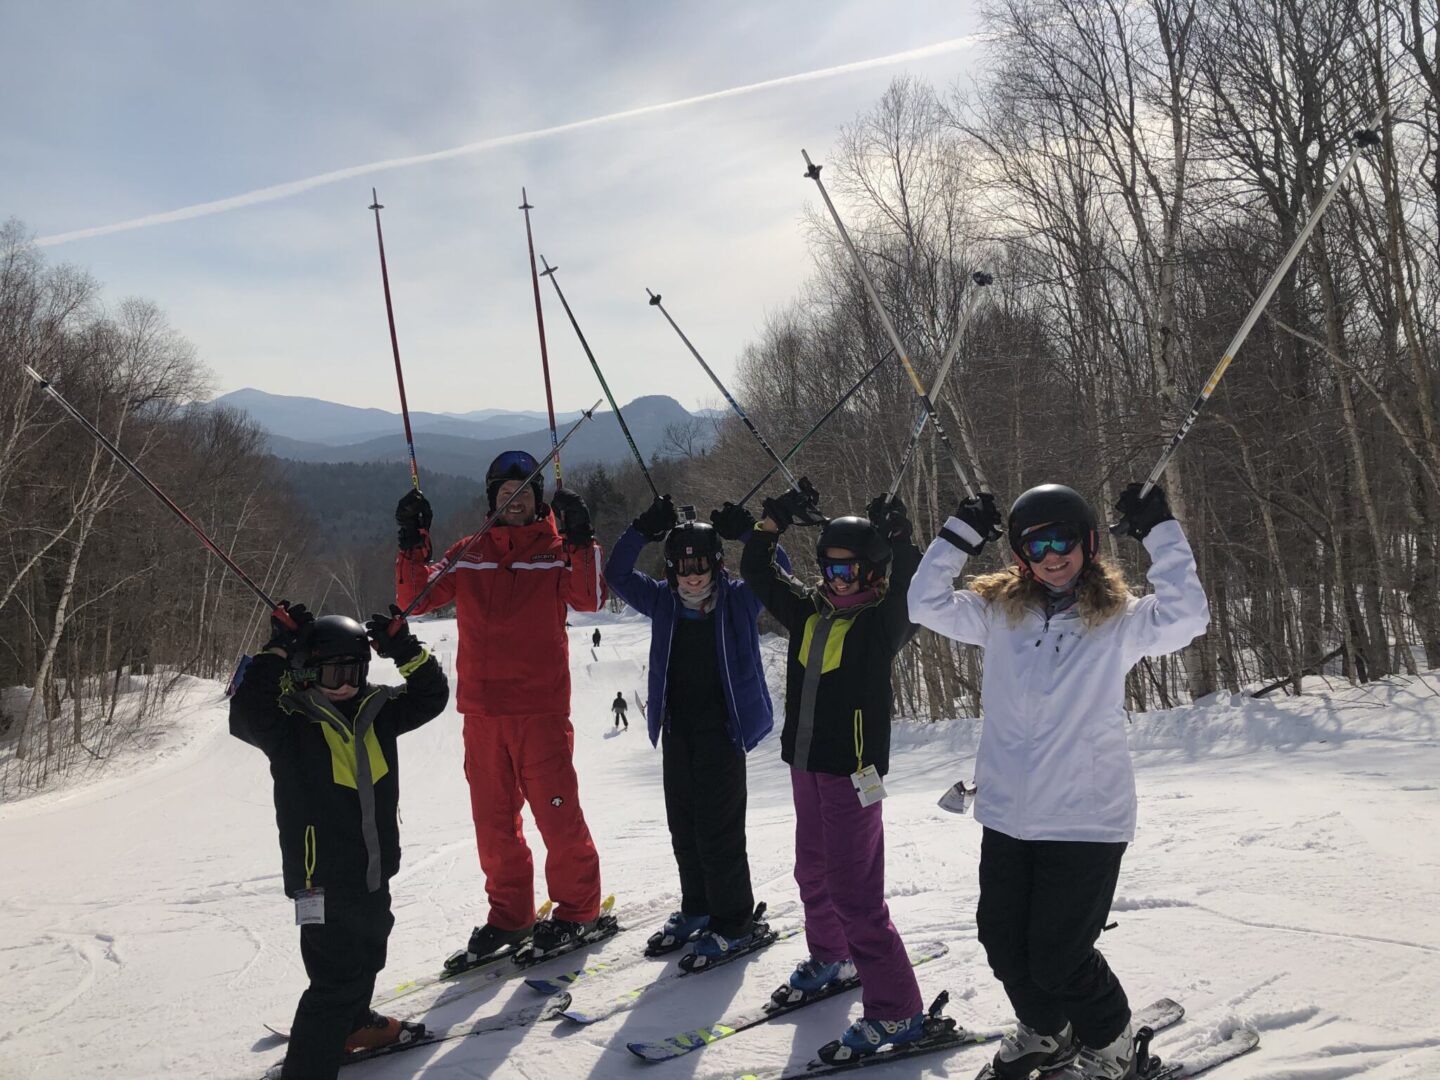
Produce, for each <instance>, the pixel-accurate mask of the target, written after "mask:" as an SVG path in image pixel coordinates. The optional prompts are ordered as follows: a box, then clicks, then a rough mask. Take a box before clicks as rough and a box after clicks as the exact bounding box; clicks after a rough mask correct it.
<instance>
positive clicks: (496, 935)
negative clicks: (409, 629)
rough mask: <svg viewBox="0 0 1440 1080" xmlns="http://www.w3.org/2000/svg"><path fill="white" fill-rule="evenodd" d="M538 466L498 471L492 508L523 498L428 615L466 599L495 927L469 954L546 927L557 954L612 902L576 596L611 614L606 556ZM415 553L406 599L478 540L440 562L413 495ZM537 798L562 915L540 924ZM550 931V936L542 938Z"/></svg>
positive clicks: (407, 502) (483, 862) (468, 690)
mask: <svg viewBox="0 0 1440 1080" xmlns="http://www.w3.org/2000/svg"><path fill="white" fill-rule="evenodd" d="M536 468H537V463H536V461H535V459H534V458H533V457H532V456H531V455H530V454H528V453H525V452H524V451H507V452H506V453H503V454H501V455H500V456H499V457H497V458H496V459H495V461H494V462H493V463H492V464H491V466H490V469H489V471H488V472H487V475H486V492H487V495H488V497H489V500H490V508H491V510H492V511H493V510H494V508H495V507H496V506H497V505H499V504H501V503H503V502H504V501H505V500H506V499H507V498H509V497H510V495H511V494H512V493H513V492H516V491H517V490H518V495H517V496H516V497H515V499H514V500H513V501H512V502H511V503H510V505H509V507H508V508H507V509H506V511H505V512H504V513H503V514H501V516H500V518H499V519H498V520H497V521H496V522H495V524H494V526H492V527H491V529H490V530H489V531H488V532H487V533H486V534H485V535H484V536H482V537H481V538H480V540H479V541H478V542H476V544H475V546H474V547H472V548H471V549H470V550H469V551H468V552H466V554H465V555H464V557H463V558H461V559H460V561H459V562H457V563H456V564H455V566H454V568H453V569H452V570H451V572H450V573H448V574H446V575H445V576H443V577H441V578H440V579H439V581H438V582H437V583H436V584H435V586H434V588H433V589H432V590H431V591H430V593H429V595H427V596H426V597H425V600H424V602H423V603H422V604H421V605H420V607H419V608H418V609H417V613H420V612H426V611H430V610H433V609H435V608H439V607H443V606H445V605H446V604H449V603H451V602H452V601H453V602H454V604H455V614H456V620H457V622H458V624H459V639H460V640H459V651H458V655H457V658H456V662H455V676H456V684H457V693H456V700H457V702H458V706H459V711H460V712H461V713H462V714H463V715H464V717H465V777H466V779H467V780H468V781H469V784H470V807H471V813H472V816H473V817H474V821H475V840H476V845H477V847H478V848H479V852H480V868H481V870H482V871H483V872H484V874H485V891H486V894H487V895H488V897H489V901H490V912H489V916H488V918H487V920H486V925H485V926H483V927H476V929H475V932H474V933H473V934H472V935H471V939H470V942H469V944H468V946H467V950H466V951H467V953H468V954H470V957H469V962H470V963H474V962H476V961H478V960H479V959H481V958H483V957H486V956H489V955H492V954H494V953H496V952H501V951H508V950H511V949H514V948H518V947H519V946H520V945H521V944H523V943H524V942H525V941H526V940H527V939H529V938H530V937H531V936H532V929H533V934H534V944H535V948H536V949H537V951H540V952H548V951H550V950H551V949H552V948H555V947H557V946H558V945H561V944H566V943H568V942H570V941H571V940H573V939H574V938H575V937H578V936H581V935H583V934H584V933H586V932H587V930H588V929H589V928H590V927H592V926H593V924H594V922H595V920H596V918H597V916H598V914H599V909H600V859H599V856H598V855H597V854H596V851H595V844H594V842H593V841H592V840H591V838H590V830H589V828H588V826H587V825H586V824H585V815H584V813H583V812H582V811H581V809H580V797H579V787H578V783H577V780H576V776H575V766H574V762H573V756H572V755H573V751H574V741H575V732H574V728H572V727H571V725H570V666H569V645H568V641H567V638H566V634H565V612H566V607H567V605H568V606H569V607H571V608H574V609H575V610H576V611H597V610H599V609H600V607H601V605H602V604H604V602H605V599H606V596H607V593H606V588H605V583H604V580H603V578H602V576H601V559H602V553H601V550H600V545H599V544H597V543H596V542H595V540H594V532H593V530H592V528H591V525H590V515H589V512H588V511H587V510H586V508H585V504H584V502H583V501H582V500H581V499H580V497H579V496H578V495H576V494H574V493H573V492H569V491H564V490H560V491H557V492H556V493H555V495H554V496H553V498H552V499H551V503H550V505H546V504H545V503H543V502H542V501H541V494H542V488H541V484H540V482H538V481H536V482H534V483H531V484H530V485H528V487H527V486H526V485H525V483H524V481H525V479H526V477H528V476H530V475H531V473H532V472H534V471H535V470H536ZM395 516H396V521H397V522H398V523H399V525H400V547H401V551H400V554H399V556H398V557H397V558H396V560H395V594H396V601H397V603H399V604H400V605H401V606H402V607H405V606H407V605H408V604H409V603H410V602H411V601H412V600H413V599H414V598H415V597H416V596H417V595H419V593H420V591H421V589H423V588H424V587H425V585H426V583H427V582H428V581H430V580H431V579H432V578H433V577H435V576H436V575H437V574H439V572H440V568H441V565H442V564H443V561H445V560H448V559H449V558H450V557H451V556H452V555H453V554H454V553H455V552H456V551H459V550H460V549H461V548H463V547H464V546H465V544H466V542H467V541H468V539H469V538H468V537H467V538H466V539H465V540H461V541H460V542H459V543H457V544H455V545H454V546H453V547H451V548H450V550H449V551H447V552H446V554H445V560H442V562H441V563H435V564H427V560H428V559H429V557H430V554H431V548H430V538H429V526H430V522H431V519H432V517H433V514H432V512H431V510H430V506H429V503H428V502H427V501H426V500H425V497H424V495H422V494H421V493H420V492H418V491H412V492H409V493H407V494H406V496H405V498H403V499H402V500H401V501H400V506H399V507H398V508H397V509H396V514H395ZM527 802H528V803H529V804H530V811H531V813H532V814H533V815H534V817H535V824H536V825H537V826H538V827H539V829H540V835H541V837H542V838H543V839H544V841H545V848H546V852H547V855H546V859H545V880H546V884H547V886H548V888H549V893H550V897H551V899H552V900H554V902H555V905H556V907H555V912H554V918H553V919H547V920H544V921H542V922H541V923H539V924H536V922H535V885H534V876H535V875H534V860H533V858H532V857H531V854H530V848H529V846H528V845H527V844H526V843H525V836H524V833H523V831H522V826H521V819H520V807H521V805H522V803H527ZM542 938H543V940H542Z"/></svg>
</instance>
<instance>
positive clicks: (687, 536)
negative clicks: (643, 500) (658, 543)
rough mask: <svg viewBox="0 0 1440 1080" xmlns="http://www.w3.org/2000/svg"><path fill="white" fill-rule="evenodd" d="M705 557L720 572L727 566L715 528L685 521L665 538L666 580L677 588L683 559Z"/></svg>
mask: <svg viewBox="0 0 1440 1080" xmlns="http://www.w3.org/2000/svg"><path fill="white" fill-rule="evenodd" d="M697 556H699V557H704V558H708V559H709V560H710V565H711V566H712V567H713V568H714V569H716V570H718V569H719V568H720V567H722V566H724V565H725V548H724V546H723V545H722V544H721V542H720V534H719V533H718V532H716V531H715V526H713V525H710V524H708V523H707V522H704V521H684V522H681V523H680V524H679V525H676V526H675V528H673V529H671V530H670V533H669V535H668V536H666V537H665V580H666V581H668V582H670V587H671V588H672V589H673V588H675V587H676V584H677V579H678V577H679V574H678V572H677V571H678V567H679V565H680V560H681V559H687V558H695V557H697Z"/></svg>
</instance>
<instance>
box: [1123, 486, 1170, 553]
mask: <svg viewBox="0 0 1440 1080" xmlns="http://www.w3.org/2000/svg"><path fill="white" fill-rule="evenodd" d="M1144 486H1145V485H1144V484H1139V483H1135V484H1131V485H1129V486H1128V487H1126V489H1125V490H1124V491H1122V492H1121V493H1120V498H1119V499H1118V500H1117V501H1116V503H1115V512H1116V513H1117V514H1119V515H1120V528H1121V531H1122V532H1124V533H1127V534H1128V535H1130V536H1133V537H1134V538H1135V539H1136V540H1144V539H1145V537H1147V536H1149V535H1150V530H1151V529H1153V528H1154V527H1155V526H1156V525H1159V524H1160V523H1161V522H1162V521H1174V520H1175V515H1174V514H1172V513H1171V512H1170V500H1169V499H1167V498H1165V489H1164V488H1162V487H1161V486H1160V485H1159V484H1156V485H1155V486H1154V487H1152V488H1151V489H1150V494H1149V495H1146V496H1145V498H1143V499H1142V498H1140V489H1141V488H1143V487H1144Z"/></svg>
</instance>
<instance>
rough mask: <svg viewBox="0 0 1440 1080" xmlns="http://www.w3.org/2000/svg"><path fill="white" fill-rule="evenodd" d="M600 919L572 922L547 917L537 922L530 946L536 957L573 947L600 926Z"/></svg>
mask: <svg viewBox="0 0 1440 1080" xmlns="http://www.w3.org/2000/svg"><path fill="white" fill-rule="evenodd" d="M599 924H600V920H599V919H598V918H596V919H590V920H588V921H587V922H571V921H570V920H569V919H546V920H545V921H544V922H539V923H536V924H535V933H534V935H533V936H532V937H531V938H530V947H531V948H532V949H533V950H534V953H533V955H534V956H536V957H542V956H548V955H549V954H550V953H553V952H557V951H565V950H568V949H573V948H574V947H575V946H576V945H577V944H579V943H580V942H581V941H583V940H584V939H585V938H586V937H587V936H588V935H590V934H591V933H593V932H594V930H595V928H596V927H597V926H599Z"/></svg>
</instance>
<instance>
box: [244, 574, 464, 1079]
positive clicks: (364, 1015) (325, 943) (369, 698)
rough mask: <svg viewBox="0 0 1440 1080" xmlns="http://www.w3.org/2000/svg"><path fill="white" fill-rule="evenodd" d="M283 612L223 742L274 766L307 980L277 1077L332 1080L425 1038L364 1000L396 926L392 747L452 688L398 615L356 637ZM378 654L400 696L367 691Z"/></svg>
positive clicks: (254, 663)
mask: <svg viewBox="0 0 1440 1080" xmlns="http://www.w3.org/2000/svg"><path fill="white" fill-rule="evenodd" d="M280 607H281V608H282V609H284V610H285V611H286V612H288V615H289V617H290V619H291V621H292V622H294V623H295V624H296V626H295V628H293V629H292V628H291V627H289V626H286V625H285V624H284V623H283V622H282V621H281V620H280V619H279V618H278V617H273V616H272V618H271V620H270V627H271V633H270V639H269V640H268V641H267V642H266V643H265V647H264V648H263V649H262V651H261V652H259V653H258V654H256V655H255V656H254V657H251V658H249V659H248V661H247V662H245V663H243V664H242V666H241V669H240V670H239V671H238V672H237V673H236V676H235V680H234V681H233V683H232V687H231V692H230V693H231V697H230V733H231V734H232V735H234V736H235V737H236V738H238V739H243V740H244V741H245V742H247V743H250V744H251V745H252V746H255V747H258V748H259V749H260V750H263V751H264V752H265V756H266V757H268V758H269V759H270V775H271V776H272V777H273V778H274V783H275V817H276V821H277V823H278V825H279V829H280V856H281V863H282V866H283V868H284V881H285V891H286V893H288V894H289V895H290V896H292V897H294V898H295V902H296V921H297V922H299V923H300V956H301V959H302V960H303V961H304V963H305V973H306V974H307V975H309V977H310V986H309V988H308V989H307V990H306V991H305V992H304V994H302V995H301V997H300V1004H299V1005H298V1006H297V1008H296V1010H295V1021H294V1024H293V1026H292V1027H291V1029H290V1043H289V1046H288V1047H287V1050H286V1054H285V1064H284V1066H283V1067H282V1071H281V1073H280V1075H281V1076H282V1077H284V1078H285V1080H292V1078H294V1080H334V1077H335V1075H336V1073H337V1072H339V1069H340V1066H341V1064H342V1063H343V1062H344V1057H345V1054H346V1053H348V1052H350V1051H353V1050H363V1049H373V1048H376V1047H381V1046H389V1045H391V1044H393V1043H401V1042H409V1041H410V1040H412V1039H414V1038H416V1037H418V1036H420V1035H423V1034H424V1033H425V1026H424V1025H423V1024H418V1023H412V1022H410V1021H404V1020H396V1019H394V1018H392V1017H388V1016H381V1015H380V1014H379V1013H376V1012H372V1011H371V1009H370V998H371V995H372V994H373V993H374V992H375V976H376V975H377V974H378V973H379V972H380V970H381V969H382V968H384V966H385V947H386V942H387V941H388V939H389V937H390V928H391V927H392V926H393V925H394V924H395V919H394V916H392V915H391V913H390V887H389V881H390V879H391V878H392V877H394V875H395V873H396V871H398V870H399V869H400V832H399V826H398V824H397V821H396V807H397V806H398V804H399V798H400V780H399V767H400V763H399V758H398V757H397V747H396V737H397V736H398V735H402V734H404V733H405V732H407V731H413V730H414V729H415V728H417V727H419V726H420V725H421V724H424V723H426V722H427V721H429V720H432V719H434V718H435V717H436V716H438V715H440V713H441V712H442V711H443V710H444V708H445V705H446V702H448V701H449V700H450V686H449V684H448V683H447V682H446V679H445V674H444V672H442V671H441V670H440V665H439V664H438V663H436V662H435V660H434V658H432V657H431V656H430V654H429V653H428V652H426V651H425V649H424V647H423V646H422V645H421V644H420V642H419V641H417V640H416V639H415V635H414V634H412V633H411V632H410V629H409V626H408V625H407V624H406V622H405V620H404V618H401V617H399V611H398V609H392V612H391V614H390V615H376V616H374V617H373V618H372V619H371V620H370V621H369V622H368V623H366V624H365V626H361V625H360V624H359V623H358V622H356V621H355V620H354V619H349V618H346V617H345V616H343V615H324V616H321V617H320V618H318V619H317V618H315V617H314V616H313V615H312V614H311V613H310V612H308V611H307V610H305V606H304V605H303V604H296V605H295V606H293V607H291V606H290V605H289V604H288V603H286V602H283V601H282V602H281V605H280ZM372 645H373V647H374V649H375V650H376V651H377V652H378V653H379V654H380V655H381V656H384V657H387V658H388V659H390V660H393V661H394V662H395V664H396V665H397V666H398V667H399V669H400V674H401V675H402V676H403V677H404V679H405V685H404V686H403V687H393V686H372V685H371V684H369V683H368V682H367V681H366V679H365V676H366V672H367V670H368V666H369V662H370V650H371V647H372Z"/></svg>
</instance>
